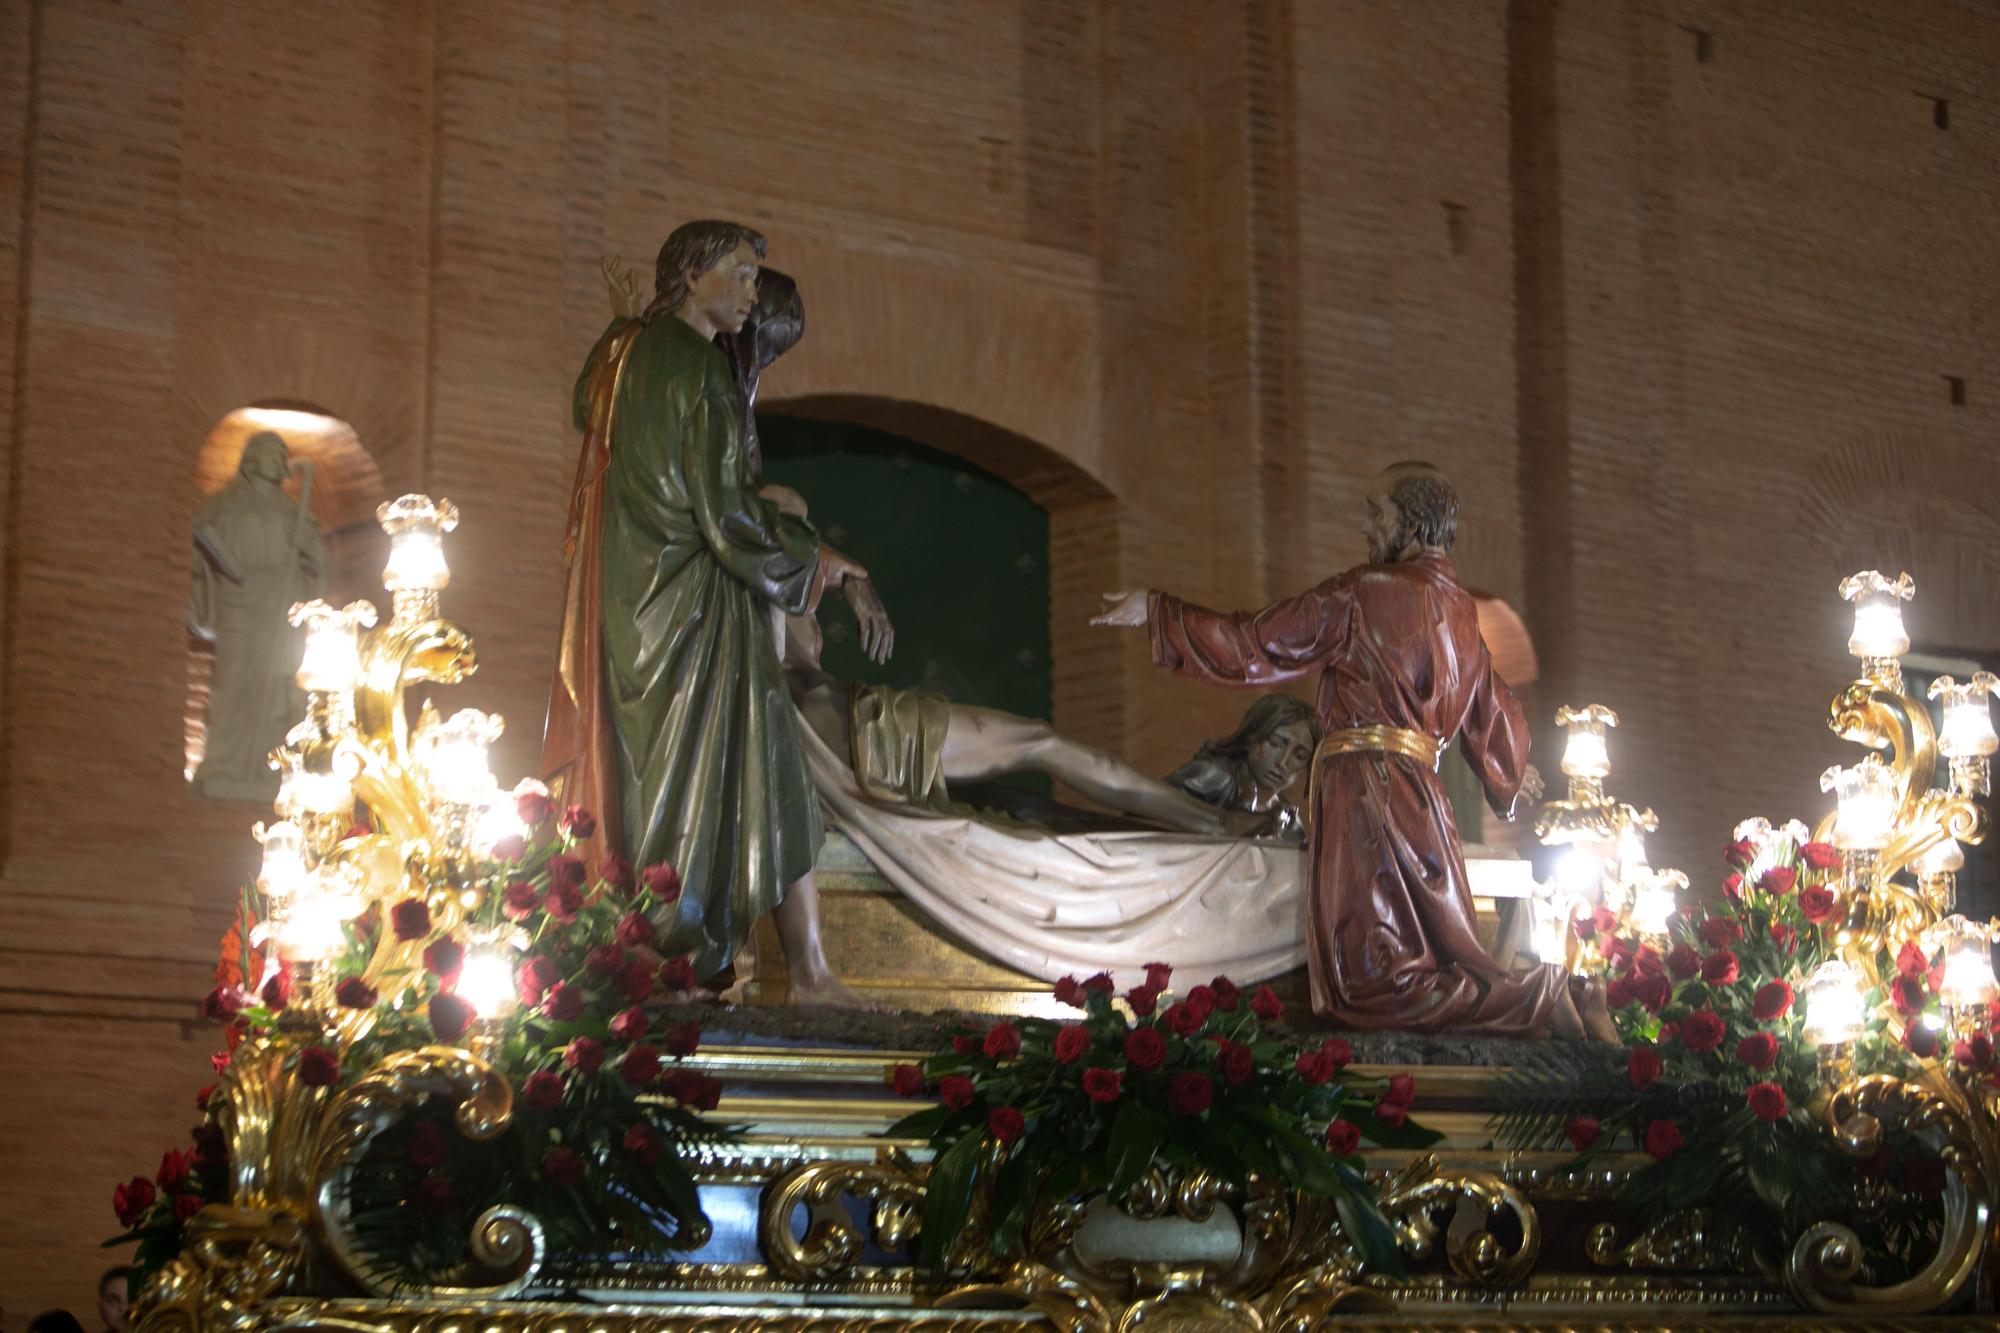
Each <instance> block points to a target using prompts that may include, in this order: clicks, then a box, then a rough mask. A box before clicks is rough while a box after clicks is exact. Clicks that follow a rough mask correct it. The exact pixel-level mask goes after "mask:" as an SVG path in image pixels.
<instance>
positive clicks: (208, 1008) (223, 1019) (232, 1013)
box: [201, 986, 250, 1023]
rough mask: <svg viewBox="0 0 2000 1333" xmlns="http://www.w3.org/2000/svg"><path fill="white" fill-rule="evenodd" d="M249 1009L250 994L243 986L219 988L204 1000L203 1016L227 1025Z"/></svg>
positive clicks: (202, 1006) (202, 1005)
mask: <svg viewBox="0 0 2000 1333" xmlns="http://www.w3.org/2000/svg"><path fill="white" fill-rule="evenodd" d="M249 1007H250V994H249V992H247V991H245V990H244V989H243V988H242V987H241V986H217V987H216V988H215V989H214V990H212V991H210V992H209V993H208V995H207V996H206V997H205V998H204V999H203V1000H202V1002H201V1016H202V1017H203V1018H207V1019H211V1020H213V1021H215V1022H218V1023H227V1022H228V1021H229V1020H230V1019H232V1018H234V1017H236V1016H237V1015H238V1014H240V1013H242V1012H243V1011H244V1010H245V1009H248V1008H249Z"/></svg>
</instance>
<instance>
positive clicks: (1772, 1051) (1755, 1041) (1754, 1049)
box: [1736, 1032, 1778, 1069]
mask: <svg viewBox="0 0 2000 1333" xmlns="http://www.w3.org/2000/svg"><path fill="white" fill-rule="evenodd" d="M1736 1058H1737V1059H1739V1060H1741V1061H1742V1062H1743V1063H1744V1064H1746V1065H1749V1066H1750V1067H1751V1068H1752V1069H1769V1068H1770V1067H1771V1066H1772V1065H1773V1064H1775V1063H1777V1059H1778V1039H1777V1038H1776V1037H1774V1036H1772V1035H1771V1034H1770V1033H1768V1032H1753V1033H1751V1034H1750V1035H1749V1036H1747V1037H1745V1038H1744V1039H1743V1040H1742V1041H1739V1042H1737V1043H1736Z"/></svg>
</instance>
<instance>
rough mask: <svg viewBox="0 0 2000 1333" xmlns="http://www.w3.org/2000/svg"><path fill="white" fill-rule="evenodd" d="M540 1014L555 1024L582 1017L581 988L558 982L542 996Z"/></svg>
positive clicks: (565, 982)
mask: <svg viewBox="0 0 2000 1333" xmlns="http://www.w3.org/2000/svg"><path fill="white" fill-rule="evenodd" d="M542 1013H543V1014H544V1015H546V1016H547V1017H548V1018H549V1019H550V1020H551V1021H553V1022H557V1023H569V1022H573V1021H575V1020H576V1019H578V1018H581V1017H582V1016H583V988H582V987H580V986H572V985H571V984H570V983H569V982H567V981H558V982H557V983H556V984H555V985H553V986H551V987H549V989H548V993H547V994H545V995H544V996H542Z"/></svg>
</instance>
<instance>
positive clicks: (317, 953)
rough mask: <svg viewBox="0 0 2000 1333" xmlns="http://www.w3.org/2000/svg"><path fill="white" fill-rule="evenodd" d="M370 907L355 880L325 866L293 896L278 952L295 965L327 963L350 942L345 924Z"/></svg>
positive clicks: (279, 932)
mask: <svg viewBox="0 0 2000 1333" xmlns="http://www.w3.org/2000/svg"><path fill="white" fill-rule="evenodd" d="M366 905H367V904H366V903H365V902H364V901H363V899H362V897H361V895H360V893H359V892H357V891H356V886H355V884H354V882H353V880H351V879H350V878H349V877H348V876H347V875H346V874H344V873H342V872H341V871H340V870H339V869H337V868H335V867H330V866H325V865H322V866H321V867H319V868H318V869H317V870H314V871H313V872H312V873H310V874H309V875H307V876H306V877H305V879H304V881H303V882H302V883H301V884H300V886H299V888H298V891H297V892H295V893H294V894H293V895H292V901H291V910H290V911H288V912H287V913H286V914H285V920H284V924H283V925H281V926H280V927H279V928H278V940H277V943H278V952H279V953H281V954H283V955H284V956H285V957H286V958H287V959H289V960H291V961H293V962H299V963H320V962H325V961H326V960H327V959H329V958H331V957H333V956H334V955H335V954H337V953H339V952H340V950H341V947H342V945H343V944H344V943H345V942H346V936H345V933H344V931H343V930H342V926H343V924H344V923H345V922H348V921H351V920H353V919H354V918H355V917H357V916H360V915H361V913H362V911H363V909H364V908H365V907H366Z"/></svg>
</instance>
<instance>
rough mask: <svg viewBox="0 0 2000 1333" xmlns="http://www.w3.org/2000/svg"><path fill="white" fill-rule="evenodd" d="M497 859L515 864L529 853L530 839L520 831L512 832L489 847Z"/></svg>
mask: <svg viewBox="0 0 2000 1333" xmlns="http://www.w3.org/2000/svg"><path fill="white" fill-rule="evenodd" d="M487 850H488V851H490V852H491V853H492V854H493V859H494V860H496V861H501V862H505V863H506V864H508V865H513V864H515V863H516V862H518V861H519V860H520V859H521V858H522V857H524V856H526V855H527V854H528V840H527V839H526V838H523V837H522V836H521V835H520V834H518V833H510V834H508V835H507V836H506V837H504V838H502V839H500V841H498V842H496V843H494V844H493V845H492V846H491V847H490V848H488V849H487Z"/></svg>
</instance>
